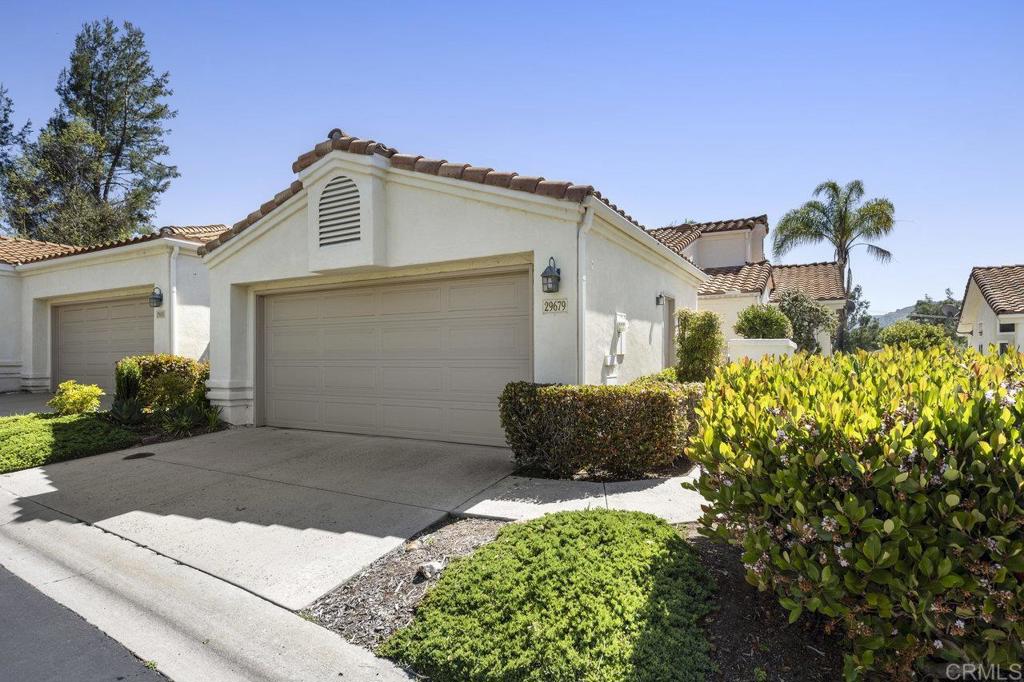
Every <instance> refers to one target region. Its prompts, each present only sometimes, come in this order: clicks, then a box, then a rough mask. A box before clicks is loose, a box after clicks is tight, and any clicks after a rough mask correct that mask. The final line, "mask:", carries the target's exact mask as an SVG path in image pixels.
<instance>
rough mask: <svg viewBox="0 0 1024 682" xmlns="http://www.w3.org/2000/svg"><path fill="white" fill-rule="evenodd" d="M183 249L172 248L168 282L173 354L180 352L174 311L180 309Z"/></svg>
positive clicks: (168, 320) (168, 308)
mask: <svg viewBox="0 0 1024 682" xmlns="http://www.w3.org/2000/svg"><path fill="white" fill-rule="evenodd" d="M180 251H181V247H180V246H177V245H175V247H174V248H173V249H172V250H171V258H170V261H169V262H170V266H169V267H170V272H169V273H168V283H169V285H170V289H171V291H170V296H168V298H169V299H170V301H169V302H168V303H167V324H168V326H169V327H170V332H171V333H170V342H171V343H170V345H171V355H177V354H178V333H177V329H175V327H176V320H175V319H174V312H175V311H176V310H177V309H178V253H179V252H180Z"/></svg>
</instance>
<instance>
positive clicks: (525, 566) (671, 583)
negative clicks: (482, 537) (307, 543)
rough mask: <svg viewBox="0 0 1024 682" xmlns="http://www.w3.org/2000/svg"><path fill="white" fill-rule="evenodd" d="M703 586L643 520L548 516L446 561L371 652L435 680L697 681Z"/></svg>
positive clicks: (701, 576) (602, 513)
mask: <svg viewBox="0 0 1024 682" xmlns="http://www.w3.org/2000/svg"><path fill="white" fill-rule="evenodd" d="M713 586H714V581H713V578H712V577H711V576H710V575H709V574H708V572H707V571H706V569H705V568H704V567H703V566H702V565H701V563H700V560H699V558H698V556H697V554H696V553H695V552H694V551H693V550H692V549H691V548H690V546H689V545H688V544H687V543H686V541H685V540H683V538H682V537H680V536H679V533H678V532H676V531H675V530H674V529H673V528H672V527H671V526H669V525H668V524H667V523H665V522H664V521H662V520H660V519H657V518H655V517H654V516H651V515H649V514H640V513H637V512H620V511H608V510H603V509H595V510H590V511H582V512H561V513H558V514H548V515H547V516H544V517H543V518H540V519H536V520H534V521H530V522H529V523H522V524H509V525H508V526H505V527H504V528H503V529H502V530H501V532H500V533H499V534H498V538H497V539H496V540H495V541H494V542H492V543H490V544H487V545H484V546H483V547H481V548H480V549H478V550H477V551H476V552H475V553H473V554H471V555H470V556H468V557H465V558H462V559H456V560H455V561H454V562H452V564H451V565H450V566H449V567H448V568H446V569H445V571H444V573H442V574H441V578H440V579H439V580H438V582H437V584H436V585H434V587H433V588H431V590H430V591H429V592H428V593H427V595H426V597H425V598H424V600H423V602H422V603H421V604H420V605H419V607H418V608H417V610H416V617H415V620H413V622H412V623H411V624H410V625H409V626H408V627H406V628H404V629H402V630H399V631H398V632H397V633H395V634H394V635H393V636H392V637H391V638H390V639H388V640H387V641H386V642H385V643H384V644H383V645H382V646H381V648H380V650H379V652H378V653H379V654H381V655H384V656H389V657H392V658H395V659H397V660H398V661H400V662H401V663H402V664H405V665H410V666H412V667H413V669H415V671H416V673H418V679H421V678H420V676H425V678H429V679H431V680H434V681H435V682H498V681H499V680H500V681H502V682H619V681H624V680H630V681H637V682H654V681H655V680H662V681H665V682H669V681H673V680H674V681H678V682H701V681H703V680H706V679H709V678H711V676H712V674H713V672H714V666H713V663H712V661H711V656H710V648H711V646H710V643H709V642H708V638H707V634H706V633H705V632H704V628H703V627H702V623H701V620H702V619H703V618H704V617H705V616H706V615H707V614H708V613H709V612H710V611H711V608H712V598H711V597H712V591H713V589H714V587H713Z"/></svg>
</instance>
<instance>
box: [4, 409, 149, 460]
mask: <svg viewBox="0 0 1024 682" xmlns="http://www.w3.org/2000/svg"><path fill="white" fill-rule="evenodd" d="M138 442H139V436H138V435H137V434H135V433H133V432H132V431H129V430H128V429H123V428H121V427H120V426H118V425H116V424H113V423H111V422H110V421H108V420H107V419H104V418H103V416H102V415H98V414H94V413H88V414H75V415H68V416H65V417H54V416H50V415H41V414H29V415H20V416H16V417H0V474H4V473H7V472H9V471H18V470H19V469H27V468H29V467H35V466H40V465H43V464H49V463H51V462H60V461H62V460H66V459H74V458H76V457H85V456H87V455H95V454H99V453H101V452H109V451H111V450H121V449H122V448H128V447H131V446H133V445H135V444H137V443H138Z"/></svg>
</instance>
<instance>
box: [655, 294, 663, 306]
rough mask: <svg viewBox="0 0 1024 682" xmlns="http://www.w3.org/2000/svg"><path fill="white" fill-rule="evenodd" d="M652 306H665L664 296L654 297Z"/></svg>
mask: <svg viewBox="0 0 1024 682" xmlns="http://www.w3.org/2000/svg"><path fill="white" fill-rule="evenodd" d="M654 305H665V294H658V295H657V296H655V297H654Z"/></svg>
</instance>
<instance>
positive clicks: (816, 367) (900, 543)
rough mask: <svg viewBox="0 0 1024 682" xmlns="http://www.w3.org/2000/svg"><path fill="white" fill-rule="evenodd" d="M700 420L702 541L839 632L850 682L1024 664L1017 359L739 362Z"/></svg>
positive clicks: (1022, 374) (1021, 405)
mask: <svg viewBox="0 0 1024 682" xmlns="http://www.w3.org/2000/svg"><path fill="white" fill-rule="evenodd" d="M698 418H699V419H700V420H701V424H700V427H699V429H698V433H697V434H695V436H694V438H693V442H692V444H691V447H690V448H689V450H688V454H689V455H690V456H691V457H692V458H694V459H696V460H697V461H698V462H699V463H700V464H702V465H703V466H704V473H703V475H702V476H701V478H700V480H699V482H698V483H697V485H696V487H697V489H698V490H699V491H700V492H701V493H702V494H703V495H704V497H705V498H707V499H708V500H709V502H710V505H709V507H708V508H707V511H706V513H705V515H704V517H703V518H702V520H701V522H702V525H703V532H705V533H706V534H708V535H711V536H715V537H718V538H721V539H724V540H727V541H729V542H732V543H735V544H738V545H741V546H742V547H743V549H744V550H745V551H744V562H745V563H746V565H747V568H748V574H747V575H748V579H749V580H750V581H751V582H752V583H753V584H756V585H757V586H759V587H760V588H761V589H766V590H774V591H775V593H776V594H777V595H778V597H779V600H780V602H781V603H782V605H783V606H784V607H785V608H787V609H789V611H790V616H791V619H792V620H794V621H795V620H796V619H798V618H800V617H801V615H802V614H804V613H807V612H812V613H817V614H820V615H821V616H823V617H824V618H825V619H827V623H828V626H829V627H834V628H837V629H842V630H844V631H845V633H846V634H847V637H848V641H849V642H850V646H851V650H850V653H849V655H848V656H847V662H846V668H847V676H848V678H850V679H853V678H856V677H857V676H859V675H861V674H863V673H865V672H867V671H875V672H880V673H882V674H884V675H885V676H886V677H887V679H900V678H909V677H910V676H911V674H912V671H913V670H914V669H915V667H919V666H921V665H922V664H923V663H925V662H926V661H927V660H929V659H933V660H940V661H941V660H944V661H951V662H975V663H981V662H985V663H990V664H1007V663H1013V662H1019V661H1021V660H1024V646H1022V644H1021V641H1022V638H1024V440H1022V439H1024V356H1022V355H1020V354H1017V353H1010V354H1006V355H1003V356H999V355H995V354H990V355H985V356H982V355H980V354H978V353H974V352H967V353H959V352H957V351H955V350H953V349H951V348H950V347H948V346H947V347H944V348H934V349H931V350H913V349H911V348H908V347H903V348H885V349H883V350H882V351H880V352H877V353H865V352H860V353H857V354H856V355H837V356H833V357H831V358H823V357H821V356H817V355H805V354H801V355H797V356H794V357H791V358H784V359H781V360H771V359H769V360H765V361H762V362H760V363H751V362H749V361H744V362H737V363H733V364H731V365H729V366H726V367H723V368H722V369H720V370H719V371H718V372H717V374H716V375H715V377H714V378H713V379H712V380H711V381H710V382H709V383H708V385H707V387H706V392H705V395H704V399H703V400H702V401H701V404H700V406H699V407H698Z"/></svg>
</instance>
